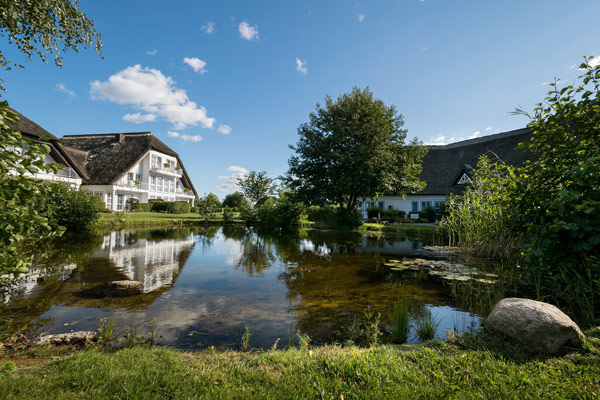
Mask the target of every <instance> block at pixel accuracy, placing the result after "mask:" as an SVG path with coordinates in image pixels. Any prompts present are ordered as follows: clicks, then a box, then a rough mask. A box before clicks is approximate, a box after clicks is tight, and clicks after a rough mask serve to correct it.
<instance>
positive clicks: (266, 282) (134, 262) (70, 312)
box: [0, 226, 479, 349]
mask: <svg viewBox="0 0 600 400" xmlns="http://www.w3.org/2000/svg"><path fill="white" fill-rule="evenodd" d="M429 245H432V242H431V240H427V239H418V238H413V239H410V238H399V237H394V238H393V239H389V238H383V237H369V236H363V235H362V234H360V233H356V232H347V233H342V232H326V231H316V230H305V231H298V232H292V233H290V232H259V231H255V230H253V229H250V228H244V227H216V226H213V227H211V226H209V227H193V228H178V229H165V228H160V229H137V230H121V231H105V232H95V233H90V234H78V235H73V236H66V237H63V238H62V240H61V241H60V242H57V243H53V244H48V247H49V248H48V249H47V252H46V253H47V254H46V256H45V257H44V258H42V259H41V260H40V261H39V263H38V264H37V265H36V266H35V267H33V268H32V270H31V273H30V274H29V275H28V276H27V277H26V279H25V280H23V281H22V282H20V283H18V284H15V285H12V286H8V287H4V288H3V289H2V291H1V293H0V300H1V303H0V314H1V315H2V321H3V326H2V329H3V330H4V331H5V332H6V331H10V330H13V331H16V330H19V331H21V332H26V333H27V334H28V335H29V336H34V335H36V334H40V333H63V332H70V331H77V330H97V329H98V326H99V324H100V320H101V319H102V318H115V319H116V321H117V331H119V332H123V331H125V330H126V329H127V328H128V327H133V328H135V329H136V330H137V331H138V332H144V333H147V332H150V330H151V327H152V323H153V320H154V319H155V320H156V324H157V335H159V342H160V343H161V344H162V345H166V346H172V347H177V348H182V349H202V348H206V347H207V346H216V347H234V346H235V344H236V341H237V339H238V332H239V331H240V328H241V327H242V326H244V325H247V326H248V327H249V328H250V330H251V333H252V335H251V340H250V342H251V343H250V344H251V346H252V347H257V348H270V347H271V346H272V345H273V344H274V343H275V342H276V341H277V340H278V339H279V347H280V348H281V347H282V346H286V345H287V344H288V339H289V338H290V337H291V338H292V340H295V339H294V338H296V331H299V332H300V333H302V334H305V335H308V336H309V337H310V338H311V340H312V343H313V344H321V343H332V342H338V343H342V342H344V341H345V340H346V339H348V334H349V333H348V332H349V329H350V326H351V325H352V324H353V321H357V320H360V319H361V318H364V311H365V310H366V309H367V307H369V309H370V310H371V311H372V312H374V313H375V314H376V313H380V314H381V323H382V326H384V327H387V328H388V329H389V326H390V324H391V311H392V309H393V305H394V303H395V302H396V301H397V300H398V299H401V300H402V301H403V302H404V303H406V304H407V305H408V307H409V315H410V317H411V320H414V318H417V316H418V315H420V314H421V313H423V312H424V310H430V311H431V313H432V314H433V316H434V317H435V319H436V320H437V321H439V326H438V328H437V331H436V337H439V338H445V337H446V332H447V331H448V330H449V329H455V330H458V331H459V332H460V331H468V330H470V329H477V328H478V326H479V317H478V316H477V314H475V313H474V312H472V311H473V310H469V309H463V308H461V307H459V306H458V304H457V303H456V302H455V300H454V299H453V297H452V296H451V284H448V283H444V281H443V280H441V279H435V278H436V277H432V276H428V275H427V274H426V273H425V274H423V273H419V272H418V271H408V273H407V272H405V271H394V270H391V269H390V267H389V266H386V265H385V264H386V263H387V262H388V261H389V260H390V259H400V260H405V261H406V260H409V261H411V260H413V259H414V258H417V257H424V254H425V255H430V256H432V257H433V256H436V257H440V255H439V254H438V255H431V254H428V251H429V250H427V249H428V247H427V246H429ZM438 278H439V277H438ZM124 280H127V281H137V282H140V283H139V284H138V289H139V292H137V293H134V294H130V295H127V296H119V297H117V296H113V295H112V294H110V293H107V292H102V291H98V290H97V288H98V287H104V286H103V285H106V284H107V283H109V282H112V281H124ZM411 325H413V328H412V329H411V332H410V334H409V342H415V341H416V340H417V339H416V337H415V332H414V323H412V324H411ZM385 338H386V336H384V339H385Z"/></svg>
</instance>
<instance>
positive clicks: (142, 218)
mask: <svg viewBox="0 0 600 400" xmlns="http://www.w3.org/2000/svg"><path fill="white" fill-rule="evenodd" d="M234 222H240V223H241V222H242V221H241V220H240V221H234ZM205 223H209V224H222V223H223V218H222V217H221V216H218V217H215V218H209V219H208V221H206V220H205V219H204V218H201V217H200V215H198V214H194V213H186V214H166V213H157V212H123V213H111V214H100V219H99V220H98V222H97V223H96V227H97V228H115V227H140V226H163V225H166V226H178V225H198V224H205Z"/></svg>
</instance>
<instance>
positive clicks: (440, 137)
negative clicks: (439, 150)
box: [425, 133, 446, 146]
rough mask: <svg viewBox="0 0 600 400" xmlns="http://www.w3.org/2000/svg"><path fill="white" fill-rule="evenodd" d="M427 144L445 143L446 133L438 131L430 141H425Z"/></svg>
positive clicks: (441, 144)
mask: <svg viewBox="0 0 600 400" xmlns="http://www.w3.org/2000/svg"><path fill="white" fill-rule="evenodd" d="M425 144H426V145H428V146H443V145H445V144H446V135H444V134H443V133H440V134H439V135H437V136H436V137H435V138H433V140H432V141H431V142H427V143H425Z"/></svg>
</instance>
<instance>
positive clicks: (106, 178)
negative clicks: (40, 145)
mask: <svg viewBox="0 0 600 400" xmlns="http://www.w3.org/2000/svg"><path fill="white" fill-rule="evenodd" d="M60 141H61V142H62V143H63V144H65V145H66V146H69V147H71V148H73V149H74V150H73V151H71V152H70V155H71V156H72V159H73V160H75V161H76V162H77V164H78V165H79V166H80V167H81V168H83V169H84V170H85V171H86V172H87V179H86V180H85V182H84V183H85V184H88V185H112V184H114V183H115V182H117V181H118V180H119V179H120V178H121V177H122V176H123V175H124V174H125V173H126V172H127V171H128V170H129V169H131V167H133V166H134V165H135V164H136V163H137V162H138V161H139V160H140V159H142V158H143V157H144V156H145V155H146V154H147V153H148V152H149V151H150V150H156V151H159V152H161V153H164V154H167V155H169V156H172V157H175V158H176V159H177V163H178V165H179V166H181V168H182V171H183V176H182V178H181V180H182V183H183V186H184V187H187V188H189V189H191V190H192V191H193V192H194V194H196V195H197V193H196V189H195V188H194V186H193V185H192V181H191V179H190V178H189V176H188V174H187V171H186V170H185V167H184V166H183V163H182V162H181V159H180V158H179V155H178V154H177V153H176V152H174V151H173V150H171V148H169V146H167V145H166V144H164V143H163V142H161V141H160V139H158V138H157V137H156V136H154V135H153V134H152V132H130V133H103V134H89V135H66V136H63V137H62V138H61V139H60Z"/></svg>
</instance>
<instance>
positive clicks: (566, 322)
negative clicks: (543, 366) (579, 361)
mask: <svg viewBox="0 0 600 400" xmlns="http://www.w3.org/2000/svg"><path fill="white" fill-rule="evenodd" d="M485 326H486V328H491V329H493V330H497V331H499V332H502V333H504V334H505V335H508V336H510V337H512V338H514V339H517V340H518V341H520V342H522V343H524V344H526V345H527V346H529V348H530V349H532V350H533V351H535V352H537V353H545V354H553V353H557V352H558V351H559V350H560V349H561V348H562V347H563V346H564V345H569V346H573V347H579V346H580V345H581V339H580V338H581V337H584V335H583V333H582V332H581V329H579V326H577V324H576V323H575V322H573V320H571V318H569V316H568V315H567V314H565V313H563V312H562V311H561V310H560V309H558V308H557V307H555V306H553V305H552V304H548V303H542V302H541V301H535V300H529V299H519V298H506V299H503V300H500V301H499V302H498V304H496V306H495V307H494V309H493V310H492V312H491V313H490V315H489V316H488V317H487V319H486V320H485Z"/></svg>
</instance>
